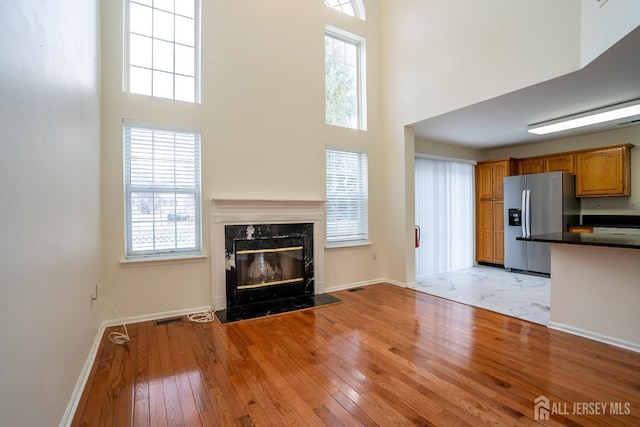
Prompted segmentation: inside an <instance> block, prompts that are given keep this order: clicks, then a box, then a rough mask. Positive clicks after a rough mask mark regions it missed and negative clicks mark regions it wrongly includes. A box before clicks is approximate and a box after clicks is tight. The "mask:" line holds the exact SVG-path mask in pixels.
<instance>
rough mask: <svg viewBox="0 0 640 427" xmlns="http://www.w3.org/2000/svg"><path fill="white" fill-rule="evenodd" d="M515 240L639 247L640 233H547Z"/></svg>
mask: <svg viewBox="0 0 640 427" xmlns="http://www.w3.org/2000/svg"><path fill="white" fill-rule="evenodd" d="M516 240H525V241H529V242H548V243H564V244H568V245H583V246H585V245H586V246H602V247H610V248H629V249H640V235H634V234H627V235H622V234H598V233H595V234H592V233H548V234H537V235H534V236H531V237H517V238H516Z"/></svg>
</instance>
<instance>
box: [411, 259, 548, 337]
mask: <svg viewBox="0 0 640 427" xmlns="http://www.w3.org/2000/svg"><path fill="white" fill-rule="evenodd" d="M413 289H415V290H416V291H420V292H424V293H427V294H431V295H436V296H439V297H442V298H446V299H449V300H453V301H457V302H461V303H463V304H468V305H472V306H475V307H481V308H485V309H487V310H491V311H496V312H498V313H502V314H506V315H507V316H512V317H517V318H519V319H524V320H528V321H530V322H534V323H539V324H541V325H546V324H547V323H549V318H550V308H551V303H550V299H551V287H550V280H549V278H548V277H540V276H533V275H528V274H521V273H509V272H507V271H505V270H504V269H501V268H496V267H486V266H476V267H470V268H465V269H462V270H456V271H450V272H447V273H440V274H434V275H432V276H427V277H424V278H421V279H420V280H418V284H417V286H415V287H414V288H413Z"/></svg>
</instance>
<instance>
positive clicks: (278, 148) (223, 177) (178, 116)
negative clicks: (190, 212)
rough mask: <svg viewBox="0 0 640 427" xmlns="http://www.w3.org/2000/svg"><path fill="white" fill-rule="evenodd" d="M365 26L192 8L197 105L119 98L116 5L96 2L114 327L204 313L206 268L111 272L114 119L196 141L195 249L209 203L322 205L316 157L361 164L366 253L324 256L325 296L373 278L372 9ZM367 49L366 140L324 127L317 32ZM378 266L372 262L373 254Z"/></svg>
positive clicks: (118, 192)
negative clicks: (344, 157) (198, 47)
mask: <svg viewBox="0 0 640 427" xmlns="http://www.w3.org/2000/svg"><path fill="white" fill-rule="evenodd" d="M365 3H366V4H365V6H366V8H367V9H366V16H367V20H366V21H361V20H359V19H356V18H353V17H348V16H346V15H344V14H342V13H340V12H337V11H335V10H332V9H330V8H327V7H326V6H324V4H323V2H321V1H315V0H306V1H296V2H283V1H279V2H265V1H259V0H241V1H216V2H209V1H202V22H203V23H202V103H201V104H188V103H181V102H172V101H167V100H161V99H154V98H151V97H145V96H138V95H131V94H127V93H123V92H122V90H121V88H122V81H121V75H122V2H120V1H105V2H102V3H101V4H102V18H101V23H102V43H103V46H102V60H103V68H102V71H103V79H102V93H103V104H102V107H103V109H102V157H101V159H102V191H101V194H102V213H103V216H102V234H103V250H104V252H103V258H102V260H103V263H102V268H103V280H102V286H103V287H104V295H106V296H107V298H108V299H109V300H110V301H111V302H112V303H113V304H114V305H115V306H116V307H117V308H118V310H119V311H120V312H121V314H122V315H123V316H125V317H129V316H137V315H144V314H151V313H159V312H165V311H172V310H180V309H189V308H193V307H202V306H207V305H209V304H211V299H212V298H211V278H210V275H211V274H210V267H209V266H210V262H211V260H210V259H206V260H204V261H201V262H195V263H186V264H171V265H166V264H160V265H152V266H150V265H136V266H123V265H122V264H121V263H120V261H121V260H122V259H123V257H124V254H123V252H124V249H123V248H124V236H123V234H124V232H123V230H124V228H123V193H122V141H121V140H122V128H121V121H122V119H123V118H129V119H135V120H143V121H148V122H159V123H164V124H168V125H176V126H188V127H192V128H199V129H201V132H202V188H203V211H202V213H203V218H204V224H203V243H204V250H205V252H207V253H209V252H210V248H209V228H210V227H209V222H208V221H209V200H210V199H212V198H233V199H284V200H287V199H289V200H324V198H325V179H324V178H325V148H326V146H327V145H330V146H331V147H334V148H356V149H360V150H365V151H367V153H368V154H369V167H370V200H369V202H370V218H369V220H370V237H371V240H372V245H371V246H365V247H359V248H351V249H340V250H327V252H326V256H325V259H326V272H325V287H326V288H327V289H330V288H332V287H336V286H341V285H345V284H349V283H353V282H361V281H368V280H375V279H378V278H380V277H382V262H383V261H382V258H383V253H382V248H383V244H382V242H381V239H382V236H381V230H382V229H384V216H383V209H382V206H383V205H384V203H385V201H384V199H383V195H382V192H381V191H380V190H379V188H380V187H381V185H382V182H383V179H384V178H383V175H382V173H380V171H381V169H382V167H383V156H382V144H381V138H380V133H381V113H380V104H381V98H380V97H381V95H380V88H381V75H380V33H379V27H380V10H379V9H380V7H379V2H378V1H374V0H371V1H367V2H365ZM325 24H332V25H334V26H338V27H341V28H343V29H345V30H347V31H350V32H352V33H356V34H358V35H361V36H364V37H366V39H367V47H366V48H367V83H368V91H367V95H368V108H367V109H368V113H369V114H368V130H367V131H366V132H363V131H354V130H348V129H343V128H335V127H330V126H326V125H325V123H324V120H325V116H324V114H325V113H324V29H325ZM374 253H377V254H379V255H380V256H378V257H377V260H376V261H374V260H373V254H374Z"/></svg>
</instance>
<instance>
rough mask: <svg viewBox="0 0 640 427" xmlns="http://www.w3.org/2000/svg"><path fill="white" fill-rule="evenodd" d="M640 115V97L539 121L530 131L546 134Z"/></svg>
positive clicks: (529, 128) (530, 127)
mask: <svg viewBox="0 0 640 427" xmlns="http://www.w3.org/2000/svg"><path fill="white" fill-rule="evenodd" d="M637 115H640V99H637V100H635V101H629V102H625V103H622V104H617V105H610V106H608V107H604V108H599V109H597V110H593V111H587V112H585V113H580V114H575V115H573V116H569V117H563V118H561V119H556V120H551V121H548V122H544V123H538V124H535V125H531V126H529V127H528V129H527V130H528V131H529V133H534V134H536V135H546V134H548V133H553V132H561V131H563V130H569V129H575V128H579V127H584V126H591V125H595V124H598V123H604V122H609V121H612V120H618V119H624V118H627V117H633V116H637Z"/></svg>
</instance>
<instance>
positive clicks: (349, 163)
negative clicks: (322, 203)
mask: <svg viewBox="0 0 640 427" xmlns="http://www.w3.org/2000/svg"><path fill="white" fill-rule="evenodd" d="M367 181H368V167H367V155H366V154H365V153H356V152H350V151H339V150H327V243H328V244H344V243H349V242H351V243H354V242H355V243H357V242H366V241H367V239H368V193H369V191H368V183H367Z"/></svg>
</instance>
